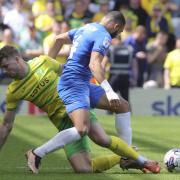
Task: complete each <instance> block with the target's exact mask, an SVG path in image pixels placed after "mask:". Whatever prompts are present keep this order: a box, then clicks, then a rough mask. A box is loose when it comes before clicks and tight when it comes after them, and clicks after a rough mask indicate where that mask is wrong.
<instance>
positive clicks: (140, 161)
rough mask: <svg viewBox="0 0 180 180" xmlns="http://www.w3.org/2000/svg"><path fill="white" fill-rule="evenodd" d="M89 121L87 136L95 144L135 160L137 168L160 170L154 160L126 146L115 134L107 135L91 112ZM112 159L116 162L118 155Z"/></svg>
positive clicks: (155, 171) (156, 171)
mask: <svg viewBox="0 0 180 180" xmlns="http://www.w3.org/2000/svg"><path fill="white" fill-rule="evenodd" d="M90 122H91V125H90V130H89V134H88V136H89V137H90V138H91V139H92V140H93V142H95V143H96V144H98V145H100V146H102V147H106V148H108V149H110V150H111V151H113V152H114V153H116V154H117V155H119V156H123V157H127V158H130V159H132V160H135V162H137V163H136V164H135V168H139V169H143V168H147V169H148V170H150V171H151V172H154V173H159V172H160V166H159V165H158V163H157V162H156V161H150V160H148V159H147V158H145V157H143V156H141V155H139V154H138V153H137V152H136V151H135V150H134V149H132V148H131V147H130V146H128V145H127V144H126V143H125V142H124V141H123V140H121V139H120V138H117V137H115V136H108V135H107V134H106V133H105V131H104V129H103V128H102V126H101V125H100V123H98V121H97V119H96V117H95V116H94V115H93V114H91V121H90ZM113 160H114V162H116V161H117V160H118V156H114V159H111V163H113ZM99 163H100V162H99ZM131 165H132V164H131ZM105 166H106V164H105ZM131 167H132V166H131ZM127 168H128V167H127Z"/></svg>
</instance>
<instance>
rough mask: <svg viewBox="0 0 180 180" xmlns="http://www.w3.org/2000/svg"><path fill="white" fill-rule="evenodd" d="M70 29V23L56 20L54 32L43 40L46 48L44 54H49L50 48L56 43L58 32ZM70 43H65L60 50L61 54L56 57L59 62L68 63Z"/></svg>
mask: <svg viewBox="0 0 180 180" xmlns="http://www.w3.org/2000/svg"><path fill="white" fill-rule="evenodd" d="M68 30H69V25H68V24H67V23H66V22H65V21H57V20H56V21H54V24H53V27H52V33H51V34H49V35H48V36H47V37H46V38H45V39H44V42H43V49H44V54H48V52H49V49H50V48H51V46H52V45H53V43H54V40H55V37H56V36H57V35H58V34H61V33H64V32H67V31H68ZM70 47H71V46H70V45H68V44H66V45H63V47H62V48H61V50H60V51H59V54H58V56H57V58H56V60H57V61H58V62H60V63H61V64H64V63H66V59H67V56H68V55H69V52H70Z"/></svg>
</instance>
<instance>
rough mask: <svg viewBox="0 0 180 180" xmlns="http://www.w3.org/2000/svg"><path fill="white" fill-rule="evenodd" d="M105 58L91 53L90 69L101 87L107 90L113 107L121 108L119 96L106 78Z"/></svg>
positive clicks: (94, 52)
mask: <svg viewBox="0 0 180 180" xmlns="http://www.w3.org/2000/svg"><path fill="white" fill-rule="evenodd" d="M103 58H104V56H103V55H102V54H101V53H99V52H96V51H93V52H92V53H91V58H90V63H89V68H90V70H91V72H92V74H93V76H94V77H95V78H96V80H97V81H98V82H99V84H100V85H101V87H102V88H103V89H104V90H105V92H106V96H107V98H108V100H109V103H110V105H111V106H119V105H120V101H119V97H118V95H117V94H116V93H115V92H114V91H113V89H112V87H111V85H110V84H109V83H108V81H107V79H106V78H105V66H104V65H103V63H102V62H103Z"/></svg>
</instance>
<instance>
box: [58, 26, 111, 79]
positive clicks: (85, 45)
mask: <svg viewBox="0 0 180 180" xmlns="http://www.w3.org/2000/svg"><path fill="white" fill-rule="evenodd" d="M69 37H70V39H71V40H72V42H73V45H72V48H71V52H70V55H69V57H68V59H67V63H66V65H65V67H64V70H63V73H62V76H61V82H62V83H63V81H67V80H70V79H71V80H72V79H77V80H78V81H81V80H82V81H86V82H89V80H90V78H91V76H92V74H91V71H90V69H89V62H90V56H91V53H92V52H93V51H96V52H99V53H100V54H101V55H102V56H104V55H105V54H106V53H107V50H108V49H109V46H110V44H111V40H112V39H111V36H110V34H109V33H108V32H107V30H106V29H105V27H104V26H103V25H101V24H99V23H90V24H87V25H85V26H83V27H81V28H79V29H72V30H70V31H69Z"/></svg>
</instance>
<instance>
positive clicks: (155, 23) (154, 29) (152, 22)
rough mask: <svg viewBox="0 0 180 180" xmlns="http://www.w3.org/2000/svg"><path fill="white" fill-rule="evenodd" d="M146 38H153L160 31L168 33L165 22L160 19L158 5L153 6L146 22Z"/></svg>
mask: <svg viewBox="0 0 180 180" xmlns="http://www.w3.org/2000/svg"><path fill="white" fill-rule="evenodd" d="M146 30H147V36H148V37H149V38H154V37H155V36H156V34H157V33H158V32H160V31H164V32H169V30H168V23H167V20H166V19H165V18H164V17H162V9H161V5H160V4H155V5H154V7H153V11H152V14H151V16H150V17H148V18H147V21H146Z"/></svg>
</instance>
